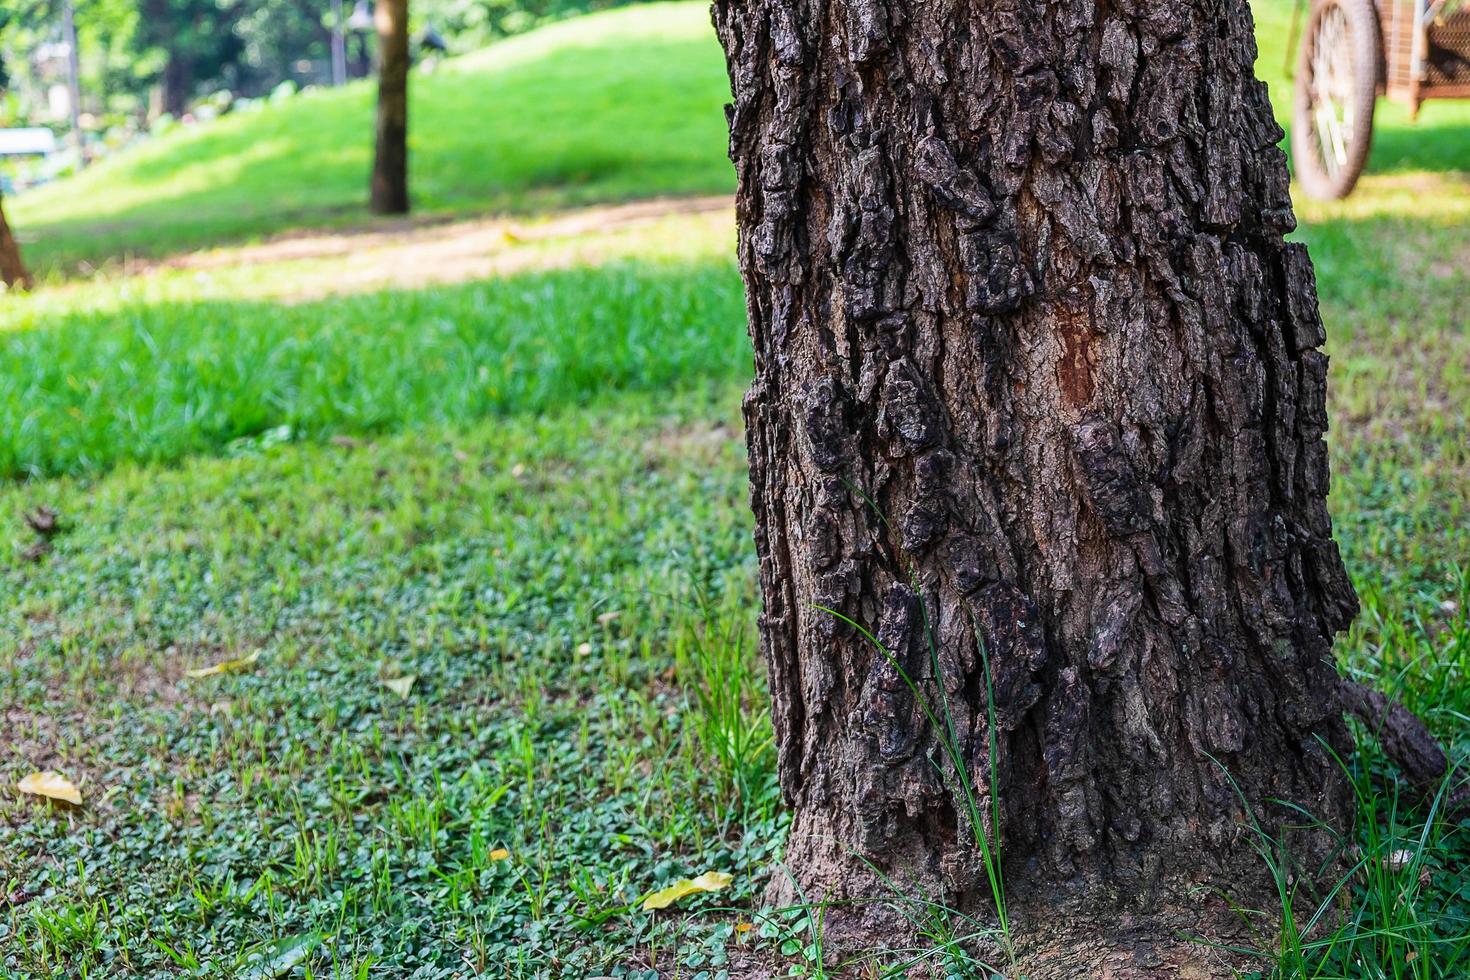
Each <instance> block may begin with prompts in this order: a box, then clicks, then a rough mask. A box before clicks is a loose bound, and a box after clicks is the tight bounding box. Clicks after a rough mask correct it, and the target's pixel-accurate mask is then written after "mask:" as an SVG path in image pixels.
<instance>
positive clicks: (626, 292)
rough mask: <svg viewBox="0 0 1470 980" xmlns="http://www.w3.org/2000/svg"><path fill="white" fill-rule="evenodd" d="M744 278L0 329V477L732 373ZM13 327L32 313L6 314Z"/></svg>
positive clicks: (694, 267) (653, 269)
mask: <svg viewBox="0 0 1470 980" xmlns="http://www.w3.org/2000/svg"><path fill="white" fill-rule="evenodd" d="M742 304H743V300H742V294H741V291H740V283H739V278H738V276H736V274H735V272H734V270H733V266H732V265H731V261H730V259H729V257H728V256H726V255H717V254H709V253H708V252H706V253H705V254H700V250H697V249H695V250H691V251H690V253H689V254H688V256H687V257H686V258H684V259H682V260H675V259H671V258H665V259H652V258H645V260H644V261H642V262H636V263H635V262H632V261H627V260H620V261H615V262H612V263H610V264H607V265H604V266H596V267H580V268H575V269H567V270H558V271H545V272H534V273H529V274H525V275H521V276H516V277H512V278H507V279H499V280H492V281H487V282H481V283H473V284H468V285H463V286H453V287H441V288H434V289H427V290H395V291H384V292H377V293H370V294H366V295H360V296H353V297H345V298H341V297H339V298H333V299H328V300H320V301H316V302H308V303H301V304H292V305H286V304H281V303H277V302H259V301H254V300H250V299H240V298H235V299H215V300H210V301H187V300H182V299H174V300H167V301H147V300H144V301H127V302H123V303H121V304H116V305H113V304H108V305H104V306H102V307H101V308H91V309H88V308H83V309H81V310H78V311H74V312H71V313H69V314H66V315H63V316H60V317H56V318H55V319H53V320H51V321H50V322H49V323H48V324H47V325H44V326H43V325H36V324H32V325H20V326H15V327H12V328H11V329H10V330H8V331H4V332H0V433H3V435H0V476H10V477H14V476H19V475H31V476H49V475H53V474H56V473H62V472H72V471H82V472H84V471H95V470H99V469H104V468H107V467H110V466H112V465H114V464H115V463H117V462H118V461H120V460H124V459H131V460H140V461H148V462H172V461H174V460H177V459H180V458H182V457H184V456H188V455H193V454H200V453H204V454H212V453H219V452H222V451H228V450H229V449H230V448H231V447H232V446H234V445H236V444H237V443H239V442H240V441H241V440H248V439H252V438H257V437H261V436H262V435H264V434H267V433H271V434H273V436H272V437H280V436H281V435H287V434H288V435H289V437H290V438H293V439H320V438H324V437H326V436H329V435H333V434H339V435H340V434H348V435H352V434H367V433H375V432H381V431H385V430H393V429H399V428H403V427H407V426H413V425H419V424H424V423H437V422H447V421H458V422H464V421H468V420H472V419H479V418H483V417H485V416H487V415H494V414H503V413H505V412H507V411H511V410H516V411H534V410H542V409H549V408H553V407H557V406H568V405H576V404H585V403H588V402H590V401H594V400H596V399H597V398H598V397H599V396H601V395H602V394H604V393H606V392H607V391H610V390H618V389H639V390H643V391H650V392H651V391H656V390H658V389H660V388H663V387H666V386H668V385H670V384H673V383H676V382H679V381H681V380H688V379H693V378H700V377H711V376H713V377H722V378H738V377H740V376H741V375H742V373H743V372H744V371H745V370H746V365H747V364H748V363H749V356H750V355H749V345H748V343H747V342H746V340H745V335H744V329H743V310H744V307H743V305H742ZM14 312H15V313H16V314H17V315H19V316H21V317H24V316H25V315H26V314H27V312H28V311H25V310H23V309H22V310H16V311H14Z"/></svg>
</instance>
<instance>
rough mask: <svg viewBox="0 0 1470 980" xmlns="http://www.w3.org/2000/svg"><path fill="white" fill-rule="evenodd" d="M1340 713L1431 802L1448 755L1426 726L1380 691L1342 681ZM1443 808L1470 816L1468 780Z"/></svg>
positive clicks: (1453, 791) (1455, 789)
mask: <svg viewBox="0 0 1470 980" xmlns="http://www.w3.org/2000/svg"><path fill="white" fill-rule="evenodd" d="M1341 696H1342V706H1343V710H1344V711H1345V712H1346V713H1347V714H1350V715H1352V716H1353V717H1354V718H1356V719H1357V720H1358V721H1360V722H1362V723H1363V726H1364V727H1365V728H1367V729H1368V731H1370V732H1372V733H1373V736H1374V738H1376V739H1378V744H1379V745H1381V746H1383V752H1384V754H1385V755H1387V756H1388V759H1389V761H1390V762H1392V763H1393V764H1394V765H1395V766H1396V767H1397V768H1398V770H1399V772H1401V773H1402V774H1403V776H1404V779H1405V781H1406V782H1407V783H1408V784H1409V786H1410V787H1411V788H1412V789H1413V790H1414V792H1415V793H1416V794H1418V796H1419V797H1420V798H1421V799H1432V798H1433V797H1434V795H1435V794H1436V793H1438V792H1439V789H1440V786H1441V784H1442V783H1443V782H1444V779H1445V777H1446V775H1448V774H1449V771H1450V760H1449V756H1448V755H1447V754H1446V753H1445V750H1444V748H1443V747H1442V746H1441V745H1440V744H1439V740H1438V739H1436V738H1435V737H1434V735H1433V734H1432V733H1431V732H1430V731H1429V728H1428V726H1426V725H1425V724H1424V722H1423V721H1421V720H1420V719H1419V716H1418V715H1416V714H1414V713H1413V712H1412V711H1410V710H1409V709H1408V708H1405V707H1404V706H1403V705H1401V704H1399V703H1398V702H1397V701H1393V700H1391V699H1389V698H1388V696H1387V695H1385V694H1383V693H1382V692H1381V691H1375V690H1373V689H1372V688H1370V687H1366V686H1364V685H1362V684H1359V683H1358V682H1357V681H1352V680H1348V679H1347V678H1343V679H1342V682H1341ZM1443 808H1444V810H1445V812H1446V813H1449V814H1452V815H1460V814H1466V813H1470V781H1467V782H1465V783H1463V784H1462V785H1460V786H1457V787H1452V788H1451V791H1450V793H1449V795H1448V796H1447V797H1446V799H1445V801H1444V804H1443Z"/></svg>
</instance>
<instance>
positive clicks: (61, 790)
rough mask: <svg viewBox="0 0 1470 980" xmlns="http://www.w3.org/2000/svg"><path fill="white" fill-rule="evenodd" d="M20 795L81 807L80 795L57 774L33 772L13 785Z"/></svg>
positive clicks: (67, 780) (68, 782)
mask: <svg viewBox="0 0 1470 980" xmlns="http://www.w3.org/2000/svg"><path fill="white" fill-rule="evenodd" d="M15 788H16V789H18V790H20V791H21V792H22V793H29V794H31V795H32V796H44V797H46V798H47V799H48V800H65V801H66V802H67V803H70V804H71V805H72V806H81V805H82V794H81V792H80V791H79V790H78V789H77V788H76V786H75V785H73V783H72V781H71V780H70V779H67V778H66V777H65V776H63V775H61V774H60V773H57V772H33V773H31V774H30V775H29V776H27V777H25V778H24V779H22V780H21V781H20V782H18V783H16V784H15Z"/></svg>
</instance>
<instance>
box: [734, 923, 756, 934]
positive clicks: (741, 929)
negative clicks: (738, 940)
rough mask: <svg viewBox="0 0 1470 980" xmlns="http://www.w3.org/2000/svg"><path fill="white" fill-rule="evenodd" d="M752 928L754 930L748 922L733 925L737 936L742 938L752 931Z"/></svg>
mask: <svg viewBox="0 0 1470 980" xmlns="http://www.w3.org/2000/svg"><path fill="white" fill-rule="evenodd" d="M754 928H755V926H754V925H752V924H751V923H749V922H737V923H735V931H736V932H737V933H738V934H740V935H742V936H743V935H745V934H746V933H747V932H749V931H750V930H752V929H754Z"/></svg>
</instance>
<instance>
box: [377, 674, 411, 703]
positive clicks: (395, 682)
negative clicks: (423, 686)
mask: <svg viewBox="0 0 1470 980" xmlns="http://www.w3.org/2000/svg"><path fill="white" fill-rule="evenodd" d="M418 679H419V675H418V674H409V675H407V676H405V677H395V678H393V679H392V680H388V681H384V682H383V686H384V687H386V688H387V689H388V690H390V691H392V692H393V693H394V694H396V695H398V696H399V697H400V698H406V697H408V692H409V691H412V690H413V682H414V681H416V680H418Z"/></svg>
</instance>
